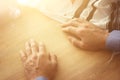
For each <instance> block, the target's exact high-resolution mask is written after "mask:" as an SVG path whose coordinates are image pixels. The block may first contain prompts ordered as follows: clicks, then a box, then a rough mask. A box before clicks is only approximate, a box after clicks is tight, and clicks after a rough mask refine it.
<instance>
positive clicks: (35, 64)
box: [21, 40, 57, 80]
mask: <svg viewBox="0 0 120 80" xmlns="http://www.w3.org/2000/svg"><path fill="white" fill-rule="evenodd" d="M21 59H22V62H23V65H24V68H25V73H26V76H27V78H28V80H34V79H35V78H36V77H39V76H44V77H47V78H48V80H51V79H52V78H53V77H54V75H55V73H56V70H57V57H56V56H55V55H53V54H48V53H47V52H46V49H45V46H44V44H42V43H41V44H38V43H37V42H35V41H34V40H31V41H29V42H27V43H26V45H25V50H22V51H21Z"/></svg>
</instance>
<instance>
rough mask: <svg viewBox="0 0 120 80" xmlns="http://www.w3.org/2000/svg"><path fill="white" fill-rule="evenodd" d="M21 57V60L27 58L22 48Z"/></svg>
mask: <svg viewBox="0 0 120 80" xmlns="http://www.w3.org/2000/svg"><path fill="white" fill-rule="evenodd" d="M20 57H21V60H22V61H23V62H24V61H26V59H27V54H26V53H25V52H24V51H23V50H21V51H20Z"/></svg>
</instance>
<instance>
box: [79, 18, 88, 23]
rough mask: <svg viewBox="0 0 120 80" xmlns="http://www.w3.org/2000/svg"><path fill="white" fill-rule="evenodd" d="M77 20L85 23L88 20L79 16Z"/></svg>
mask: <svg viewBox="0 0 120 80" xmlns="http://www.w3.org/2000/svg"><path fill="white" fill-rule="evenodd" d="M77 21H78V22H79V23H85V22H87V21H86V20H85V19H83V18H77Z"/></svg>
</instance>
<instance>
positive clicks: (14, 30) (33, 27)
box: [0, 7, 120, 80]
mask: <svg viewBox="0 0 120 80" xmlns="http://www.w3.org/2000/svg"><path fill="white" fill-rule="evenodd" d="M21 10H22V15H21V16H20V17H19V18H18V19H17V20H15V21H13V22H11V23H9V24H8V25H6V26H0V80H26V78H25V75H24V70H23V65H22V62H21V60H20V55H19V51H20V50H21V49H23V48H24V44H25V42H26V41H28V40H30V39H31V38H32V39H35V40H36V41H37V42H40V41H42V42H44V43H45V45H46V47H47V50H48V51H50V52H52V53H54V54H56V55H57V56H58V63H59V65H58V72H57V74H56V77H55V80H120V56H116V57H114V59H113V60H112V61H111V62H109V60H110V58H111V53H110V52H108V51H98V52H91V51H84V50H81V49H78V48H76V47H74V46H73V45H72V44H71V43H69V41H68V40H67V36H66V35H65V34H64V33H63V32H62V30H61V27H60V23H58V22H56V21H54V20H52V19H50V18H48V17H46V16H44V15H43V14H41V13H40V12H39V11H37V10H35V9H31V8H27V7H22V8H21Z"/></svg>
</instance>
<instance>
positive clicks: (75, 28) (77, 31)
mask: <svg viewBox="0 0 120 80" xmlns="http://www.w3.org/2000/svg"><path fill="white" fill-rule="evenodd" d="M62 26H63V31H64V32H66V33H69V36H68V39H69V40H70V42H71V43H73V44H74V45H75V46H77V47H79V48H82V49H86V50H101V49H105V43H106V38H107V37H108V35H109V33H108V32H107V30H104V29H101V28H99V27H97V26H96V25H94V24H92V23H90V22H88V21H86V20H82V19H73V20H71V21H70V22H68V23H66V24H63V25H62Z"/></svg>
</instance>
